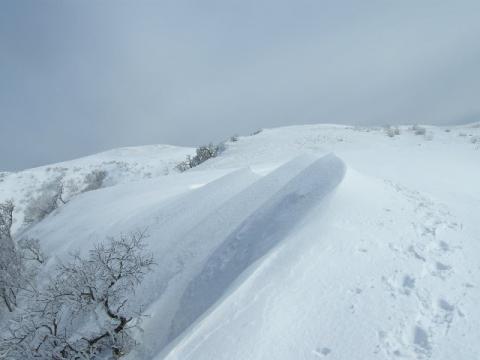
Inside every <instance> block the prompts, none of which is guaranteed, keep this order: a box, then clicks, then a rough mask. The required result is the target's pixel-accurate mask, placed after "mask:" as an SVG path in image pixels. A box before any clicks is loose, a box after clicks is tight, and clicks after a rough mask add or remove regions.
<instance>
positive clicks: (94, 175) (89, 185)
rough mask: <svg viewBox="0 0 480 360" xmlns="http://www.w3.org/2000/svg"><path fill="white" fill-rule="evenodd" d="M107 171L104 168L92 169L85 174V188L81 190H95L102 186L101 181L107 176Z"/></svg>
mask: <svg viewBox="0 0 480 360" xmlns="http://www.w3.org/2000/svg"><path fill="white" fill-rule="evenodd" d="M107 175H108V172H107V171H106V170H99V169H96V170H93V171H92V172H90V173H88V174H87V175H86V176H85V180H84V183H85V185H86V186H85V188H84V189H83V190H82V192H87V191H92V190H97V189H100V188H101V187H103V182H104V181H105V179H106V178H107Z"/></svg>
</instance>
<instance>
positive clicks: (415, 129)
mask: <svg viewBox="0 0 480 360" xmlns="http://www.w3.org/2000/svg"><path fill="white" fill-rule="evenodd" d="M411 130H412V131H413V133H414V134H415V135H425V134H426V133H427V129H425V128H424V127H422V126H420V125H413V126H412V128H411Z"/></svg>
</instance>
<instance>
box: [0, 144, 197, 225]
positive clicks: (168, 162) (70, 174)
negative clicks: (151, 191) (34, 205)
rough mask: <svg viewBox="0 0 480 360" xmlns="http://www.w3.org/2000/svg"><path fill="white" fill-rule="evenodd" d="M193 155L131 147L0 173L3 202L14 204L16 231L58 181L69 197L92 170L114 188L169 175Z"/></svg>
mask: <svg viewBox="0 0 480 360" xmlns="http://www.w3.org/2000/svg"><path fill="white" fill-rule="evenodd" d="M192 153H194V149H191V148H181V147H176V146H169V145H149V146H140V147H128V148H121V149H115V150H110V151H106V152H103V153H100V154H96V155H92V156H87V157H84V158H80V159H76V160H72V161H66V162H62V163H57V164H53V165H49V166H42V167H37V168H34V169H28V170H24V171H19V172H15V173H8V172H0V202H2V201H5V200H8V199H12V200H13V201H14V203H15V205H16V209H15V218H16V221H15V224H14V229H15V230H17V229H19V228H21V225H22V222H23V212H24V210H25V206H26V205H27V204H28V202H29V201H30V200H31V198H32V197H35V196H37V195H38V194H39V193H40V192H41V189H42V188H43V187H44V186H45V185H47V184H48V183H50V182H52V181H54V180H55V179H58V178H61V179H62V182H63V183H64V184H65V192H66V194H65V195H66V197H67V198H69V197H70V196H73V195H75V194H76V193H78V192H79V191H81V190H82V188H83V187H84V186H85V184H84V183H85V178H86V176H87V175H88V174H89V173H91V172H92V171H96V170H97V171H98V170H100V171H106V174H107V177H106V179H105V181H104V186H113V185H117V184H122V183H126V182H131V181H136V180H142V179H148V178H156V177H158V176H163V175H168V174H169V173H170V172H171V171H172V170H173V168H174V167H175V166H176V164H178V162H179V161H182V160H183V159H185V156H187V155H191V154H192Z"/></svg>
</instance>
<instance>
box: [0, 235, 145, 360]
mask: <svg viewBox="0 0 480 360" xmlns="http://www.w3.org/2000/svg"><path fill="white" fill-rule="evenodd" d="M145 237H146V235H145V232H135V233H132V234H130V235H124V236H120V237H119V238H118V239H115V238H110V239H109V241H108V242H107V243H105V244H99V245H97V246H95V248H94V249H93V250H91V251H90V252H89V253H88V255H87V256H85V257H82V256H80V255H79V254H74V255H72V257H71V259H70V261H68V262H64V263H60V264H59V265H58V266H57V269H56V273H55V274H54V276H52V280H51V281H50V282H49V283H48V284H46V286H44V287H42V289H40V290H39V291H37V292H36V293H35V294H33V296H32V297H31V298H30V299H29V300H28V301H27V302H26V303H25V305H24V306H23V307H22V308H21V309H19V311H18V313H17V316H16V317H15V318H14V319H13V320H12V321H11V322H10V324H9V326H8V329H6V332H5V334H6V335H4V336H3V337H2V338H1V339H0V354H2V353H3V358H4V359H11V360H13V359H26V360H28V359H72V360H73V359H108V358H119V357H121V356H122V355H124V354H126V353H127V352H128V351H129V350H130V349H131V347H132V346H133V345H134V340H133V338H132V336H131V331H132V329H133V328H135V327H137V326H138V325H139V320H140V310H141V309H140V305H138V304H131V303H130V300H131V296H132V294H133V293H134V290H135V288H136V287H137V286H138V285H139V284H140V283H141V282H142V280H143V278H144V276H145V275H146V274H147V273H148V272H149V271H150V270H151V268H152V266H153V264H154V262H153V258H152V256H151V255H150V254H149V253H148V252H147V251H146V248H145V244H144V239H145ZM0 358H2V356H1V355H0Z"/></svg>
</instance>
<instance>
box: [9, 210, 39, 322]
mask: <svg viewBox="0 0 480 360" xmlns="http://www.w3.org/2000/svg"><path fill="white" fill-rule="evenodd" d="M14 209H15V206H14V204H13V202H12V201H6V202H4V203H2V204H0V313H1V312H2V311H1V307H5V308H6V309H7V310H8V311H9V312H12V311H13V310H14V309H15V307H17V305H18V301H17V297H18V294H19V292H20V291H22V290H24V291H33V290H34V289H33V288H32V281H31V280H32V279H33V277H34V272H35V267H34V266H31V265H30V262H31V261H34V262H35V264H39V263H43V262H44V260H45V257H44V255H43V254H42V252H41V251H40V246H39V243H38V240H34V239H29V238H25V239H22V240H21V241H19V242H18V243H17V244H16V243H15V241H14V239H13V236H12V224H13V211H14Z"/></svg>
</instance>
